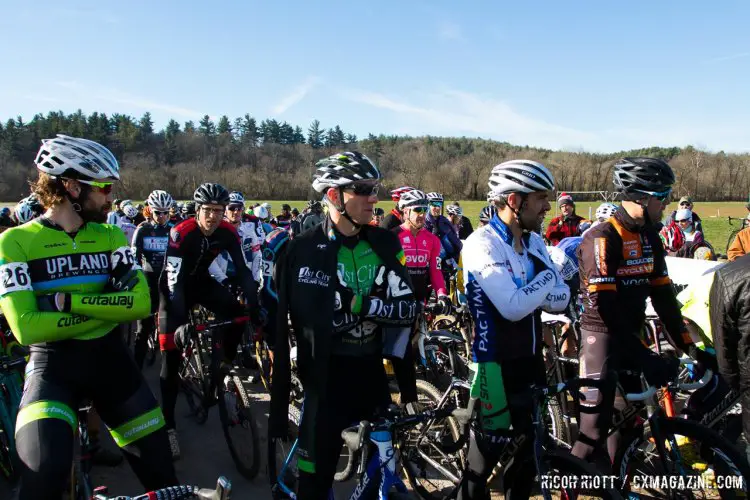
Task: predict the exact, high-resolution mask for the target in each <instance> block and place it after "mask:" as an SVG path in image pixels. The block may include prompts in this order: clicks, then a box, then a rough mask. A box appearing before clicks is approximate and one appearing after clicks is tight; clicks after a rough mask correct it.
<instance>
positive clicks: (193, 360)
mask: <svg viewBox="0 0 750 500" xmlns="http://www.w3.org/2000/svg"><path fill="white" fill-rule="evenodd" d="M205 352H206V351H205V350H204V348H203V346H201V344H200V337H199V336H198V334H197V333H196V332H195V331H193V332H191V335H190V345H189V346H188V347H187V348H186V349H185V351H183V358H182V366H181V367H180V389H181V391H182V393H183V394H184V395H185V399H186V400H187V404H188V407H189V408H190V413H191V415H192V416H193V418H194V419H195V421H196V422H197V423H198V424H200V425H203V424H205V423H206V420H208V409H207V408H206V405H205V404H204V402H205V401H206V400H207V397H208V390H209V384H208V379H207V376H206V372H207V370H206V367H208V366H209V365H208V364H207V362H206V357H205Z"/></svg>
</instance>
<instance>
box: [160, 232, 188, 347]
mask: <svg viewBox="0 0 750 500" xmlns="http://www.w3.org/2000/svg"><path fill="white" fill-rule="evenodd" d="M182 243H183V240H182V236H181V235H180V233H179V232H178V231H177V228H176V227H173V228H171V229H170V230H169V244H168V245H167V251H166V254H165V255H164V269H163V270H162V274H163V276H162V279H164V280H165V281H166V285H167V290H168V291H169V298H170V300H169V313H170V314H174V315H175V317H183V315H184V310H185V281H186V280H187V275H188V272H189V271H188V266H190V265H191V263H185V262H184V258H185V256H184V254H183V251H182V246H181V245H182ZM192 265H194V264H192ZM164 333H173V332H164Z"/></svg>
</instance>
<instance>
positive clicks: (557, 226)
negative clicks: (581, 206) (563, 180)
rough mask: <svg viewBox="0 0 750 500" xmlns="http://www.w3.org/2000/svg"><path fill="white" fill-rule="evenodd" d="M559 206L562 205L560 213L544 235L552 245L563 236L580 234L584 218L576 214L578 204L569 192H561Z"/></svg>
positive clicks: (558, 200) (558, 241)
mask: <svg viewBox="0 0 750 500" xmlns="http://www.w3.org/2000/svg"><path fill="white" fill-rule="evenodd" d="M557 206H558V207H560V215H558V216H557V217H555V218H554V219H552V220H551V221H550V223H549V226H547V232H546V234H545V235H544V238H545V239H546V240H547V241H548V242H549V244H550V245H557V244H558V243H560V240H562V239H563V238H569V237H571V236H580V235H581V222H583V220H584V219H583V217H581V216H580V215H576V204H575V203H574V202H573V197H572V196H570V195H569V194H567V193H560V197H559V198H558V199H557Z"/></svg>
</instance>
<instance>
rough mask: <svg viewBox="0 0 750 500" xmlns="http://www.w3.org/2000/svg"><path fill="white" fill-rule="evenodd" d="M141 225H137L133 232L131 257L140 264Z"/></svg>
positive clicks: (141, 252)
mask: <svg viewBox="0 0 750 500" xmlns="http://www.w3.org/2000/svg"><path fill="white" fill-rule="evenodd" d="M144 232H145V230H144V229H143V226H138V227H137V228H136V230H135V233H134V234H133V248H132V251H133V258H135V261H136V262H137V263H138V265H140V264H141V263H142V262H143V233H144Z"/></svg>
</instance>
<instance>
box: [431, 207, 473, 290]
mask: <svg viewBox="0 0 750 500" xmlns="http://www.w3.org/2000/svg"><path fill="white" fill-rule="evenodd" d="M427 201H428V202H429V204H430V210H429V212H428V213H427V216H426V217H425V224H424V227H425V229H427V230H428V231H430V232H431V233H432V234H434V235H435V236H437V237H438V239H439V240H440V246H441V255H440V256H441V258H442V259H443V264H442V272H443V278H444V279H445V284H446V288H447V289H448V291H449V292H450V279H449V278H450V273H451V271H452V270H454V269H455V268H456V266H458V259H459V257H460V255H461V248H462V247H463V243H461V240H459V239H458V233H457V232H456V229H455V227H454V226H453V224H451V222H450V221H449V220H448V219H447V218H445V216H443V215H442V212H443V195H442V194H440V193H427Z"/></svg>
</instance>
